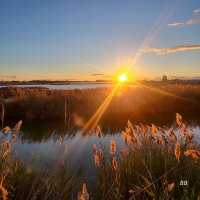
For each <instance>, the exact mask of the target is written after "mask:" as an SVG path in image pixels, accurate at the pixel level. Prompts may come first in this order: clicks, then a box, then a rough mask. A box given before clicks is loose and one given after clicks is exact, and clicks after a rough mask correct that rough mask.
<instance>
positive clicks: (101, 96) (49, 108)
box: [0, 85, 200, 122]
mask: <svg viewBox="0 0 200 200" xmlns="http://www.w3.org/2000/svg"><path fill="white" fill-rule="evenodd" d="M111 90H112V88H98V89H77V90H48V89H44V88H42V89H41V88H32V89H31V88H2V89H0V96H1V101H3V102H4V105H5V109H6V115H5V118H7V119H11V118H16V117H17V118H18V119H26V120H37V119H62V120H63V119H64V116H65V114H64V113H65V111H66V112H67V118H68V119H69V118H71V121H73V118H74V117H76V116H79V117H81V118H83V119H85V120H87V119H88V118H89V117H91V116H92V114H93V113H94V112H95V111H96V110H97V109H98V108H99V106H100V105H101V104H102V102H103V101H104V100H105V98H106V97H107V96H108V95H109V94H110V93H111ZM5 99H10V100H9V101H8V100H5ZM116 108H117V109H116ZM199 110H200V86H199V85H157V86H156V87H154V88H150V87H147V86H146V87H125V86H124V87H121V88H119V89H118V90H117V92H116V93H115V95H114V96H113V98H112V100H111V102H110V104H109V106H108V108H107V109H106V111H105V113H104V116H103V118H104V119H105V120H104V121H115V122H120V121H122V120H123V121H125V120H127V119H133V118H137V119H139V120H140V121H142V118H144V117H145V116H147V115H152V116H156V115H160V114H161V115H163V114H168V113H172V114H173V115H174V113H175V112H179V113H183V114H185V113H192V115H193V116H194V115H197V114H198V111H199ZM13 111H14V112H13ZM138 122H139V121H138Z"/></svg>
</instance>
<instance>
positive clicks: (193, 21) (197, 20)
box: [186, 19, 200, 26]
mask: <svg viewBox="0 0 200 200" xmlns="http://www.w3.org/2000/svg"><path fill="white" fill-rule="evenodd" d="M193 24H200V19H190V20H188V21H187V22H186V25H188V26H192V25H193Z"/></svg>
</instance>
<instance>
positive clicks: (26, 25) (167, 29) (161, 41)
mask: <svg viewBox="0 0 200 200" xmlns="http://www.w3.org/2000/svg"><path fill="white" fill-rule="evenodd" d="M127 69H128V73H129V74H128V76H130V77H132V78H133V79H156V78H157V77H161V76H162V75H164V74H165V75H168V76H169V77H182V76H184V77H193V76H200V1H199V0H162V1H161V0H99V1H98V0H17V1H16V0H9V1H8V0H0V80H1V79H3V80H32V79H48V80H97V79H111V78H112V77H113V76H115V75H116V74H118V73H119V72H123V70H127Z"/></svg>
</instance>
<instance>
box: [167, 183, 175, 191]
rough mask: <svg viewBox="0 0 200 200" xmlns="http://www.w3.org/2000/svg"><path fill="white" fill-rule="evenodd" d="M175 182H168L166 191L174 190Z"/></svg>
mask: <svg viewBox="0 0 200 200" xmlns="http://www.w3.org/2000/svg"><path fill="white" fill-rule="evenodd" d="M174 187H175V183H171V184H168V192H172V191H173V190H174Z"/></svg>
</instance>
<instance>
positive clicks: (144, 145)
mask: <svg viewBox="0 0 200 200" xmlns="http://www.w3.org/2000/svg"><path fill="white" fill-rule="evenodd" d="M177 123H178V126H179V127H180V130H179V133H178V135H177V134H175V133H174V131H173V130H172V129H163V128H161V127H157V126H155V125H152V126H151V127H150V126H146V125H143V124H140V125H137V126H135V127H134V126H133V125H132V124H131V122H130V121H128V123H127V127H126V129H125V131H124V132H123V138H124V140H125V142H126V146H125V147H121V155H120V156H119V155H118V156H117V155H116V151H113V146H114V143H115V142H114V141H111V145H110V149H111V155H110V156H107V157H104V158H103V159H101V160H100V161H101V162H100V163H99V165H98V166H97V172H98V177H97V180H96V187H95V188H94V190H93V192H94V196H95V199H111V200H112V199H198V198H199V197H200V189H199V188H200V151H199V150H200V147H199V144H197V143H196V138H195V137H196V135H195V134H194V133H193V132H192V129H191V128H190V127H186V126H185V124H183V123H182V117H180V115H179V114H177ZM136 138H137V139H136ZM158 138H159V139H158ZM161 141H162V142H161ZM118 148H120V147H118ZM96 151H98V150H96ZM116 156H117V157H118V159H116ZM187 156H189V157H187ZM181 181H187V183H188V185H181Z"/></svg>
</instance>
